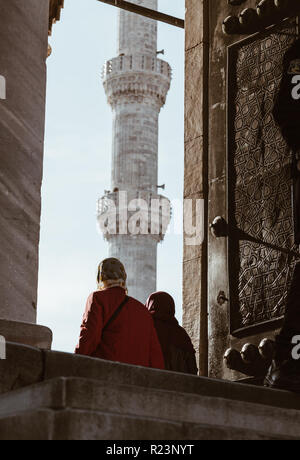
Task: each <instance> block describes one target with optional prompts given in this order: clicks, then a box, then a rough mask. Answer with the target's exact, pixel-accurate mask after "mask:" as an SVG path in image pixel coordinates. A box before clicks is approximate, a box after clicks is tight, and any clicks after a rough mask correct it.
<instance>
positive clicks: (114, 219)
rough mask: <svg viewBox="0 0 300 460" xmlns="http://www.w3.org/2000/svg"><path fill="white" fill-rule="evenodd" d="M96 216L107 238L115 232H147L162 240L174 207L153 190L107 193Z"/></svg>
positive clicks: (120, 233)
mask: <svg viewBox="0 0 300 460" xmlns="http://www.w3.org/2000/svg"><path fill="white" fill-rule="evenodd" d="M97 217H98V223H99V227H100V229H101V231H102V233H103V235H104V238H105V239H106V240H110V239H111V238H113V237H114V236H115V235H131V236H138V235H148V236H149V237H150V238H151V237H152V238H153V239H154V240H156V241H157V242H158V243H159V242H161V241H162V240H163V239H164V237H165V234H166V232H167V229H168V226H169V223H170V220H171V217H172V207H171V202H170V200H169V199H168V198H166V197H164V196H162V195H158V194H157V193H153V192H150V191H143V190H140V191H130V192H126V191H125V192H107V193H106V194H105V195H104V196H103V197H101V198H100V199H99V200H98V210H97Z"/></svg>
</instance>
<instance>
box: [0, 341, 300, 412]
mask: <svg viewBox="0 0 300 460" xmlns="http://www.w3.org/2000/svg"><path fill="white" fill-rule="evenodd" d="M58 377H80V378H85V379H94V380H99V381H103V380H105V382H106V383H107V385H114V384H124V385H134V386H136V387H143V388H149V389H158V390H168V391H175V392H179V393H185V394H195V395H201V396H208V397H211V398H223V399H228V400H232V401H242V402H245V403H255V404H263V405H264V406H271V407H278V408H285V409H299V410H300V395H299V394H293V393H289V392H285V391H277V390H270V389H268V388H263V387H257V386H252V385H247V384H240V383H233V382H229V381H224V380H215V379H209V378H203V377H197V376H191V375H185V374H180V373H174V372H166V371H160V370H157V369H149V368H143V367H138V366H129V365H126V364H120V363H115V362H110V361H104V360H100V359H95V358H89V357H86V356H77V355H72V354H68V353H61V352H55V351H44V350H43V351H41V350H39V349H37V348H33V347H29V346H22V345H18V344H13V343H8V344H7V359H6V360H0V393H6V392H9V391H11V390H14V389H17V388H22V387H25V386H28V385H32V384H36V383H39V382H42V381H44V380H50V379H53V378H58Z"/></svg>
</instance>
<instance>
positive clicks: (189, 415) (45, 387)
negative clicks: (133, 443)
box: [0, 343, 300, 441]
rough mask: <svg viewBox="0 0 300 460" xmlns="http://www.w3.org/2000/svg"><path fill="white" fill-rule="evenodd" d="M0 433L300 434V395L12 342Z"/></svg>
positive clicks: (1, 370)
mask: <svg viewBox="0 0 300 460" xmlns="http://www.w3.org/2000/svg"><path fill="white" fill-rule="evenodd" d="M0 393H2V394H1V395H0V439H1V440H5V439H9V440H15V439H20V440H21V439H35V440H37V439H51V440H52V439H53V440H54V439H55V440H60V439H68V440H71V439H78V440H81V439H103V440H183V441H184V440H189V441H190V440H225V439H226V440H256V439H258V440H271V439H299V438H300V395H294V394H291V393H287V392H283V391H274V390H269V389H266V388H263V387H255V386H250V385H245V384H239V383H231V382H226V381H218V380H212V379H207V378H200V377H195V376H188V375H184V374H178V373H172V372H162V371H159V370H155V369H145V368H142V367H136V366H128V365H125V364H119V363H112V362H108V361H102V360H97V359H93V358H88V357H82V356H75V355H71V354H66V353H58V352H53V351H52V352H51V351H41V350H39V349H36V348H32V347H28V346H22V345H17V344H12V343H11V344H8V347H7V360H6V361H0Z"/></svg>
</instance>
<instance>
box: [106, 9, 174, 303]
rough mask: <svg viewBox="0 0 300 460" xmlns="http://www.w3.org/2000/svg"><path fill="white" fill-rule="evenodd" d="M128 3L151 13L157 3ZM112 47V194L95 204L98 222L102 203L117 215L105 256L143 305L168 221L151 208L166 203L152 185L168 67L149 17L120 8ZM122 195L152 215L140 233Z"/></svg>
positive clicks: (108, 83) (164, 212)
mask: <svg viewBox="0 0 300 460" xmlns="http://www.w3.org/2000/svg"><path fill="white" fill-rule="evenodd" d="M131 1H132V3H136V4H139V5H142V6H145V7H147V8H151V9H157V0H131ZM118 48H119V49H118V57H116V58H113V59H111V60H110V61H108V62H107V63H106V64H105V66H104V72H103V84H104V88H105V92H106V95H107V98H108V102H109V104H110V105H111V107H112V112H113V144H112V179H111V190H112V191H111V192H106V195H105V196H104V197H102V198H101V199H100V200H99V209H98V219H99V220H100V219H101V217H103V215H104V214H105V213H107V210H108V205H107V203H108V201H109V202H110V203H111V200H112V201H113V203H114V204H115V206H116V207H117V208H118V216H117V231H116V232H107V231H104V234H105V238H106V239H107V241H108V243H109V255H110V257H116V258H118V259H120V260H121V261H122V262H123V264H124V265H125V268H126V271H127V273H128V292H129V295H131V296H133V297H135V298H137V299H138V300H140V301H141V302H145V300H146V299H147V297H148V296H149V294H150V293H152V292H154V291H155V290H156V265H157V244H158V243H159V242H160V241H162V240H163V238H164V233H165V230H166V227H167V225H168V224H169V222H170V207H169V208H168V206H167V207H166V206H160V209H159V210H157V208H156V207H155V206H156V205H155V206H153V205H152V208H151V203H156V204H157V203H158V200H160V204H161V203H162V202H164V203H165V204H166V203H168V204H169V202H168V200H167V199H166V198H163V197H162V196H160V195H158V194H157V192H158V183H157V181H158V118H159V112H160V109H161V108H162V107H163V106H164V104H165V101H166V96H167V93H168V90H169V88H170V83H171V68H170V66H169V64H168V63H167V62H164V61H162V60H161V59H158V58H157V22H156V21H154V20H152V19H148V18H145V17H143V16H139V15H137V14H134V13H129V12H127V11H124V10H120V12H119V46H118ZM124 192H126V193H124ZM125 195H127V200H128V203H129V202H131V201H132V200H136V199H138V200H141V199H142V200H144V201H143V203H147V206H148V209H149V216H150V215H152V217H151V221H150V219H149V221H148V223H147V222H146V224H145V219H144V222H140V225H141V226H143V224H145V225H146V231H143V234H137V235H133V234H132V232H130V219H131V218H132V216H133V214H134V213H133V212H132V210H130V209H129V211H128V213H127V217H126V211H127V210H125V209H124V203H123V204H122V205H120V201H124V200H123V198H124V196H125ZM121 196H122V197H121ZM152 200H155V201H152ZM119 205H120V206H119ZM120 208H122V210H123V211H124V212H125V214H124V212H123V211H120ZM139 208H143V206H139ZM139 208H137V209H139ZM154 208H155V209H154ZM136 211H137V210H136ZM122 213H123V214H122ZM120 214H122V215H123V220H122V223H120V217H121V216H120ZM124 215H125V217H124ZM144 215H145V214H144ZM124 219H125V226H124ZM142 220H143V219H141V221H142ZM146 220H147V219H146ZM145 225H144V226H145ZM151 225H152V231H151ZM154 227H155V228H156V230H157V231H155V232H153V228H154ZM102 230H103V226H102ZM128 230H129V231H128ZM126 233H127V234H126ZM145 233H148V234H145Z"/></svg>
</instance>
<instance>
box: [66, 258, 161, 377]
mask: <svg viewBox="0 0 300 460" xmlns="http://www.w3.org/2000/svg"><path fill="white" fill-rule="evenodd" d="M126 278H127V275H126V272H125V269H124V266H123V264H122V263H121V262H120V261H119V260H118V259H113V258H110V259H105V260H104V261H103V262H101V264H100V265H99V269H98V278H97V282H98V289H99V290H98V291H96V292H94V293H93V294H91V295H90V296H89V298H88V300H87V304H86V309H85V313H84V317H83V322H82V326H81V332H80V338H79V344H78V346H77V348H76V350H75V353H76V354H80V355H87V356H93V357H97V358H102V359H107V360H110V361H118V362H122V363H127V364H134V365H138V366H145V367H153V368H158V369H164V359H163V355H162V351H161V347H160V344H159V341H158V338H157V335H156V331H155V328H154V324H153V319H152V317H151V315H150V314H149V312H148V311H147V310H146V309H145V307H144V305H142V304H141V303H140V302H138V301H137V300H135V299H133V298H132V297H127V295H126V292H127V289H126ZM121 305H122V309H121V310H120V311H119V312H118V314H117V316H115V317H114V319H113V321H111V318H112V317H113V315H114V314H115V312H116V311H117V310H118V309H119V307H120V306H121Z"/></svg>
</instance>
